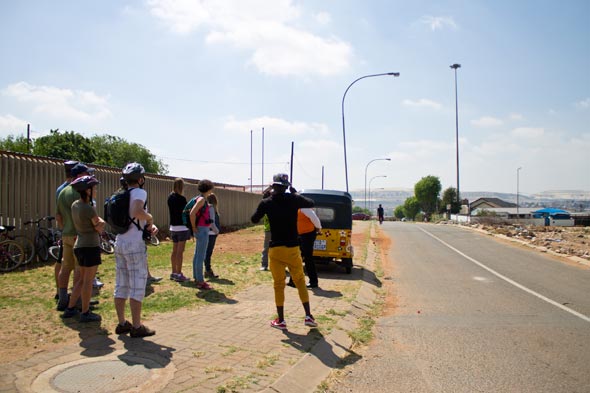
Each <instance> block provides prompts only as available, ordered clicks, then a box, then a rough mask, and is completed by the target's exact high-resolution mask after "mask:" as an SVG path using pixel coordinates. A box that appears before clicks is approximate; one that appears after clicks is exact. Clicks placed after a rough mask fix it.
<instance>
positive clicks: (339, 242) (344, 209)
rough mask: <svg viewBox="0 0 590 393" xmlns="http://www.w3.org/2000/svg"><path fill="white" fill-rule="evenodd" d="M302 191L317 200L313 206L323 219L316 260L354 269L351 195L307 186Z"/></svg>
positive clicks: (316, 247)
mask: <svg viewBox="0 0 590 393" xmlns="http://www.w3.org/2000/svg"><path fill="white" fill-rule="evenodd" d="M301 195H303V196H306V197H308V198H310V199H312V200H313V201H314V202H315V207H314V210H315V212H316V214H317V216H318V218H319V219H320V221H321V222H322V231H321V233H319V234H318V235H317V237H316V241H315V244H314V247H313V257H314V261H315V262H317V263H329V262H336V263H338V264H341V265H343V266H344V268H345V270H346V273H348V274H350V273H352V257H353V256H354V249H353V247H352V197H351V196H350V194H349V193H348V192H344V191H333V190H304V191H302V192H301Z"/></svg>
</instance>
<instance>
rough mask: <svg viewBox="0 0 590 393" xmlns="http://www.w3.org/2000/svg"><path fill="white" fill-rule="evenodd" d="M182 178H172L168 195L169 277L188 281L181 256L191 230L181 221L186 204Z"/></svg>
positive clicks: (178, 280)
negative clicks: (170, 252) (171, 188)
mask: <svg viewBox="0 0 590 393" xmlns="http://www.w3.org/2000/svg"><path fill="white" fill-rule="evenodd" d="M183 190H184V180H183V179H181V178H180V177H177V178H176V179H174V191H172V192H171V193H170V195H169V196H168V211H169V212H170V237H171V238H172V254H171V255H170V262H171V264H172V273H171V274H170V279H171V280H173V281H177V282H185V281H190V279H189V278H188V277H185V276H184V274H182V256H183V254H184V247H185V245H186V241H187V240H188V239H190V237H191V231H189V229H188V228H187V227H186V225H184V224H183V222H182V210H183V209H184V207H185V206H186V198H185V197H184V195H183V194H182V192H183Z"/></svg>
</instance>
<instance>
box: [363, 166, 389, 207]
mask: <svg viewBox="0 0 590 393" xmlns="http://www.w3.org/2000/svg"><path fill="white" fill-rule="evenodd" d="M378 177H387V175H379V176H373V177H372V178H371V180H369V199H371V182H373V180H375V179H376V178H378ZM365 209H366V208H365ZM369 212H371V202H370V201H369Z"/></svg>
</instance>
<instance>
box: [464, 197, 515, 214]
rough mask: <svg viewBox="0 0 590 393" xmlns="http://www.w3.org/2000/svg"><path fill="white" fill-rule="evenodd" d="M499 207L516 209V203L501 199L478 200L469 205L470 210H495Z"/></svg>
mask: <svg viewBox="0 0 590 393" xmlns="http://www.w3.org/2000/svg"><path fill="white" fill-rule="evenodd" d="M498 207H516V203H512V202H506V201H503V200H501V199H500V198H478V199H476V200H475V201H473V202H471V203H470V204H469V210H470V211H474V210H475V209H494V208H498Z"/></svg>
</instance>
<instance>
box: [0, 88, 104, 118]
mask: <svg viewBox="0 0 590 393" xmlns="http://www.w3.org/2000/svg"><path fill="white" fill-rule="evenodd" d="M2 94H3V95H5V96H7V97H12V98H14V99H16V100H17V101H19V102H21V103H23V104H26V105H32V106H33V112H35V113H40V114H46V115H49V116H52V117H54V118H57V119H69V120H82V121H87V122H92V121H96V120H102V119H105V118H109V117H111V111H110V110H109V108H108V100H107V98H106V97H101V96H99V95H97V94H96V93H95V92H93V91H82V90H76V91H73V90H70V89H60V88H58V87H53V86H35V85H31V84H29V83H27V82H18V83H14V84H12V85H9V86H7V87H6V88H5V89H3V90H2Z"/></svg>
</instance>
